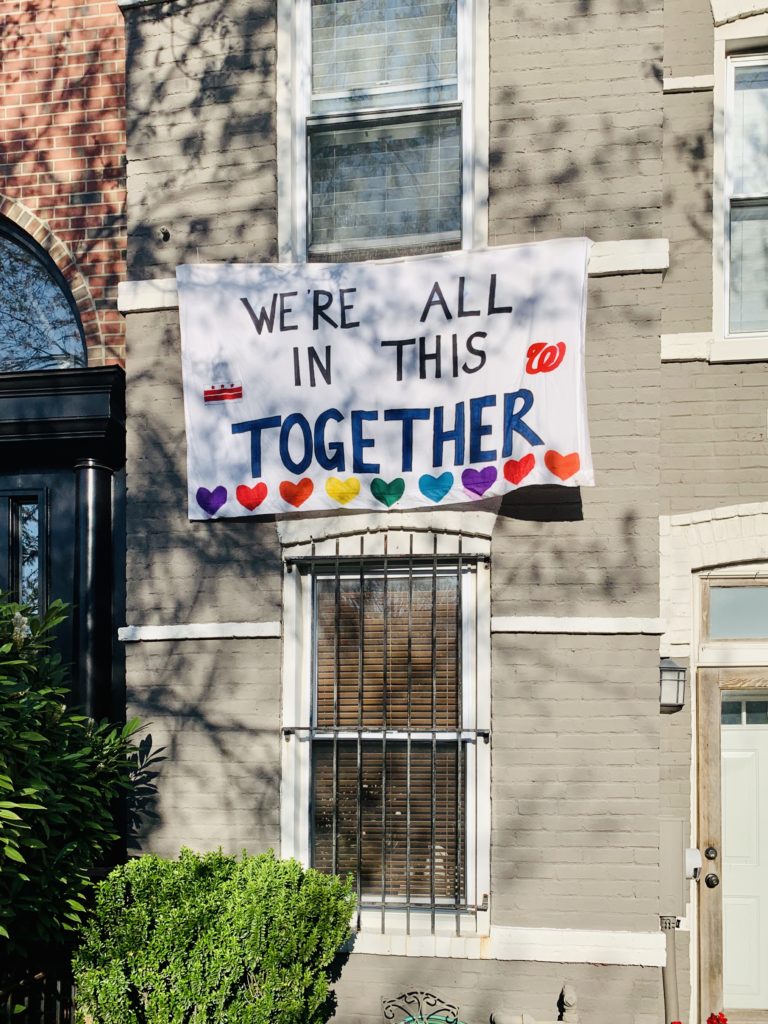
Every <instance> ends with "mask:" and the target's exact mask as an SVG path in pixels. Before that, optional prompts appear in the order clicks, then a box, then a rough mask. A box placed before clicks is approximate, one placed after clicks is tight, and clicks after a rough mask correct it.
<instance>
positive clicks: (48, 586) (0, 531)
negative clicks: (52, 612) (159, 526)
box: [0, 471, 75, 662]
mask: <svg viewBox="0 0 768 1024" xmlns="http://www.w3.org/2000/svg"><path fill="white" fill-rule="evenodd" d="M74 520H75V487H74V475H73V474H72V473H71V472H69V473H67V472H64V471H62V472H52V473H44V474H43V473H41V474H36V473H24V474H0V545H2V547H1V548H0V590H2V592H3V593H4V594H8V595H9V596H10V597H11V599H12V600H14V601H18V602H19V603H21V604H23V605H25V606H27V608H28V609H29V611H30V613H31V614H34V615H37V614H40V613H41V612H42V611H44V609H45V608H46V607H47V605H48V604H49V603H50V602H51V601H52V600H54V599H56V598H60V599H61V600H63V601H66V602H67V603H68V604H70V605H71V603H72V599H73V582H74V561H73V552H74V544H75V521H74ZM57 646H58V648H59V651H60V653H61V655H62V658H63V659H64V661H65V662H69V661H71V658H72V640H71V637H70V636H69V631H65V630H62V631H61V632H60V635H59V636H58V638H57Z"/></svg>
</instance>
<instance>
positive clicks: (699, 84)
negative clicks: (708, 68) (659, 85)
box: [664, 75, 715, 93]
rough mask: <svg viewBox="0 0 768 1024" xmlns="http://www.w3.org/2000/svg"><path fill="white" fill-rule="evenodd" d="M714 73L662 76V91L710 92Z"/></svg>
mask: <svg viewBox="0 0 768 1024" xmlns="http://www.w3.org/2000/svg"><path fill="white" fill-rule="evenodd" d="M714 87H715V76H714V75H675V76H672V75H670V76H668V77H665V78H664V92H665V93H675V92H712V90H713V89H714Z"/></svg>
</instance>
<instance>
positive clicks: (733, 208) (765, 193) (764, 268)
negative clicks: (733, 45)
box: [724, 56, 768, 335]
mask: <svg viewBox="0 0 768 1024" xmlns="http://www.w3.org/2000/svg"><path fill="white" fill-rule="evenodd" d="M727 91H728V95H727V108H726V173H725V197H724V198H725V204H726V245H727V250H728V255H727V259H726V260H725V264H726V269H727V274H728V281H727V294H728V318H727V324H728V333H729V334H731V335H746V334H765V333H768V284H767V283H766V282H768V57H766V56H759V57H755V56H749V57H744V56H738V57H730V58H729V60H728V83H727Z"/></svg>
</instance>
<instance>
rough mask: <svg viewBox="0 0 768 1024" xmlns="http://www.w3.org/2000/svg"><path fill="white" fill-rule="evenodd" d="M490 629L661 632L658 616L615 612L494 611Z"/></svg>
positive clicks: (598, 632)
mask: <svg viewBox="0 0 768 1024" xmlns="http://www.w3.org/2000/svg"><path fill="white" fill-rule="evenodd" d="M491 632H492V633H592V634H602V633H606V634H617V633H650V634H653V635H654V636H657V635H658V636H660V635H661V634H662V633H663V632H664V626H663V624H662V621H661V619H652V618H647V619H646V618H631V617H629V616H615V617H609V616H606V617H605V618H600V617H597V616H596V617H594V618H592V617H588V616H568V615H563V616H559V615H552V616H548V615H494V616H493V617H492V619H491Z"/></svg>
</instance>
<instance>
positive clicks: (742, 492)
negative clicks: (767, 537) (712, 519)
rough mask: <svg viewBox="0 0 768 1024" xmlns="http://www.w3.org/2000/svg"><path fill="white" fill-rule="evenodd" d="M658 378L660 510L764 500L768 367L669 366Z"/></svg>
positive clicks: (767, 480)
mask: <svg viewBox="0 0 768 1024" xmlns="http://www.w3.org/2000/svg"><path fill="white" fill-rule="evenodd" d="M662 380H663V384H662V406H661V409H662V413H661V416H662V432H661V455H662V459H661V466H662V509H661V511H662V513H666V514H674V513H676V512H696V511H699V510H701V509H710V508H718V507H719V506H721V505H737V504H740V503H749V502H756V501H765V500H766V496H767V495H768V440H767V439H766V426H767V424H768V365H766V363H735V364H728V363H726V364H713V365H710V364H709V363H704V362H691V363H670V364H667V365H665V367H664V371H663V374H662Z"/></svg>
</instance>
